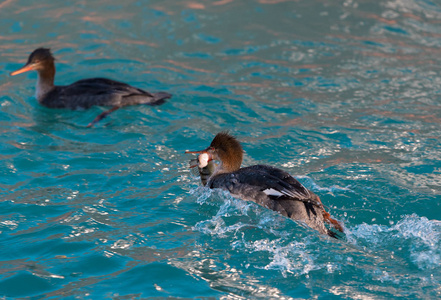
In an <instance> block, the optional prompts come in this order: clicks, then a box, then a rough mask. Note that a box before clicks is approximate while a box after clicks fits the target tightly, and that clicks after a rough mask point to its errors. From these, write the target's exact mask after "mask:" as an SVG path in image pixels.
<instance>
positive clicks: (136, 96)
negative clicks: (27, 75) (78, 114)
mask: <svg viewBox="0 0 441 300" xmlns="http://www.w3.org/2000/svg"><path fill="white" fill-rule="evenodd" d="M54 60H55V59H54V57H53V56H52V53H51V51H50V49H46V48H38V49H36V50H34V52H32V53H31V55H29V58H28V62H27V63H26V64H25V65H24V66H23V67H22V68H20V69H18V70H17V71H14V72H12V73H11V76H14V75H18V74H21V73H24V72H28V71H32V70H35V71H37V72H38V79H37V87H36V92H35V95H36V98H37V100H38V102H40V104H42V105H44V106H47V107H50V108H69V109H88V108H90V107H91V106H94V105H97V106H111V108H110V109H109V110H107V111H105V112H103V113H101V114H100V115H98V116H97V117H96V118H95V119H94V120H93V121H92V122H91V123H90V124H89V125H88V126H87V127H91V126H93V125H94V124H95V123H97V122H98V121H100V120H101V119H103V118H105V117H106V116H107V115H108V114H110V113H112V112H113V111H115V110H117V109H118V108H120V107H123V106H127V105H136V104H147V105H160V104H162V103H164V102H165V99H168V98H170V97H171V95H170V94H168V93H165V92H159V93H149V92H147V91H144V90H142V89H138V88H136V87H133V86H130V85H128V84H126V83H123V82H119V81H115V80H111V79H106V78H90V79H83V80H79V81H77V82H74V83H72V84H70V85H63V86H61V85H59V86H57V85H54V78H55V64H54Z"/></svg>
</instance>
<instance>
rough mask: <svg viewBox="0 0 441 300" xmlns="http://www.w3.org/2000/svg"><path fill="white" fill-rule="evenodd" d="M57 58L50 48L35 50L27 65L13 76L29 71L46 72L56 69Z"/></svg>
mask: <svg viewBox="0 0 441 300" xmlns="http://www.w3.org/2000/svg"><path fill="white" fill-rule="evenodd" d="M54 61H55V58H54V57H53V55H52V53H51V50H50V49H48V48H38V49H35V50H34V51H33V52H32V53H31V54H30V55H29V58H28V61H27V63H26V64H25V65H24V66H23V67H22V68H20V69H18V70H17V71H14V72H12V73H11V75H12V76H14V75H17V74H21V73H24V72H28V71H33V70H35V71H44V70H45V69H53V68H54Z"/></svg>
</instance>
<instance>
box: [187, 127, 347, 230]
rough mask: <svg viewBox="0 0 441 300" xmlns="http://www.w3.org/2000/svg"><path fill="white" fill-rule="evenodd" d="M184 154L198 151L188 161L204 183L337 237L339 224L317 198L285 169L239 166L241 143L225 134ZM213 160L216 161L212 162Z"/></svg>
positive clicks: (222, 133) (339, 228) (241, 153)
mask: <svg viewBox="0 0 441 300" xmlns="http://www.w3.org/2000/svg"><path fill="white" fill-rule="evenodd" d="M186 153H197V154H199V156H198V158H197V159H193V160H191V161H190V164H191V167H196V166H197V167H198V169H199V173H200V176H201V181H202V183H203V184H204V185H205V186H207V187H209V188H211V189H214V188H220V189H223V190H227V191H229V192H230V193H231V194H232V195H233V196H235V197H238V198H241V199H243V200H249V201H253V202H256V203H257V204H259V205H262V206H264V207H266V208H268V209H272V210H274V211H277V212H279V213H280V214H281V215H283V216H285V217H288V218H291V219H293V220H295V221H299V222H300V223H303V224H306V225H307V226H309V227H310V228H312V229H315V230H317V231H318V232H320V233H321V234H326V235H329V236H331V237H334V238H337V237H338V235H337V234H336V232H334V231H335V230H337V231H339V232H343V227H342V225H341V224H340V223H339V222H338V221H337V220H335V219H333V218H331V215H330V214H329V213H328V212H327V211H326V210H325V208H324V206H323V204H322V202H321V200H320V198H319V197H318V196H317V195H316V194H314V193H313V192H312V191H309V190H308V189H306V188H305V187H304V186H303V185H302V184H301V183H300V182H299V181H297V180H296V179H295V178H294V177H292V176H291V175H290V174H288V173H287V172H285V171H283V170H281V169H278V168H275V167H272V166H267V165H255V166H250V167H245V168H241V167H240V166H241V164H242V159H243V150H242V146H241V145H240V143H239V141H238V140H237V139H236V138H235V137H233V136H231V135H230V134H229V133H227V132H221V133H218V134H217V135H216V136H215V137H214V139H213V141H212V142H211V144H210V146H209V147H208V148H207V149H205V150H201V151H186ZM214 161H218V162H219V163H218V164H217V165H216V164H215V163H214ZM325 224H328V225H329V226H328V227H331V229H334V231H333V230H331V229H329V228H328V227H327V226H326V225H325Z"/></svg>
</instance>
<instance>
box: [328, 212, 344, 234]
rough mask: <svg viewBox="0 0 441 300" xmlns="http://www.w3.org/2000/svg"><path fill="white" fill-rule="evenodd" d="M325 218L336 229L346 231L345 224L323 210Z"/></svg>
mask: <svg viewBox="0 0 441 300" xmlns="http://www.w3.org/2000/svg"><path fill="white" fill-rule="evenodd" d="M323 218H324V219H325V221H326V222H328V223H329V224H330V225H332V226H333V227H334V228H335V229H337V230H338V231H340V232H344V229H343V226H342V225H341V224H340V222H339V221H337V220H336V219H333V218H331V215H330V214H329V213H328V212H327V211H324V212H323Z"/></svg>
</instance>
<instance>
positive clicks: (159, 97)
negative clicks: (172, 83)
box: [149, 92, 172, 106]
mask: <svg viewBox="0 0 441 300" xmlns="http://www.w3.org/2000/svg"><path fill="white" fill-rule="evenodd" d="M152 95H153V99H152V100H151V102H150V103H149V105H152V106H153V105H161V104H164V102H165V100H166V99H170V98H171V97H172V95H171V94H169V93H166V92H158V93H153V94H152Z"/></svg>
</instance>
